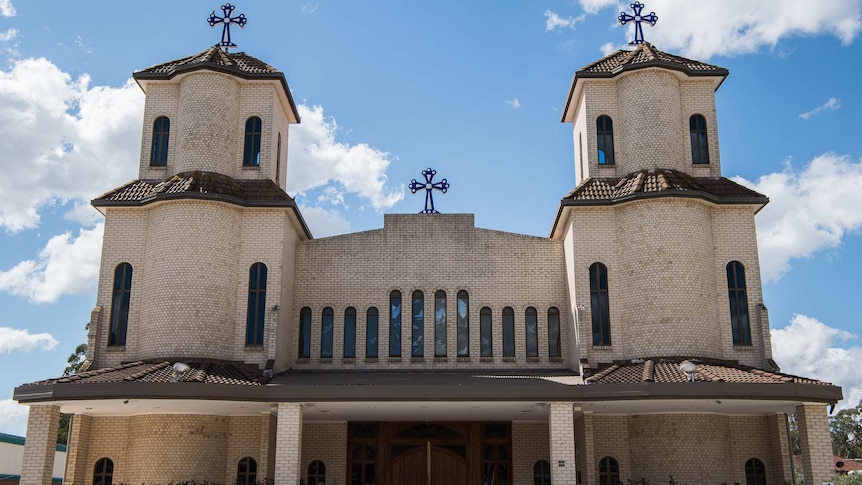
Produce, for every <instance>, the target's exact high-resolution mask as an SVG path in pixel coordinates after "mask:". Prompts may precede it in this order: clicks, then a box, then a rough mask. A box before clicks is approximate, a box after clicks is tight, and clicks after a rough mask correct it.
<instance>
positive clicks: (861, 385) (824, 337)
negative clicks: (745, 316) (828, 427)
mask: <svg viewBox="0 0 862 485" xmlns="http://www.w3.org/2000/svg"><path fill="white" fill-rule="evenodd" d="M771 335H772V348H773V358H774V359H775V361H776V363H778V365H779V366H781V371H782V372H786V373H788V374H794V375H800V376H803V377H811V378H815V379H820V380H823V381H827V382H831V383H833V384H835V385H838V386H841V387H843V391H844V400H843V401H841V402H840V403H839V405H838V406H839V407H840V408H846V407H852V406H855V405H856V404H858V403H859V400H860V399H862V373H860V372H859V368H860V367H862V347H860V346H859V345H854V346H849V347H848V344H849V343H851V342H853V343H857V344H858V342H857V340H858V337H857V336H856V335H853V334H851V333H849V332H844V331H842V330H839V329H837V328H833V327H830V326H828V325H826V324H824V323H822V322H820V321H818V320H816V319H814V318H811V317H809V316H806V315H794V316H793V319H792V320H791V321H790V325H788V326H786V327H784V328H778V329H773V330H772V332H771Z"/></svg>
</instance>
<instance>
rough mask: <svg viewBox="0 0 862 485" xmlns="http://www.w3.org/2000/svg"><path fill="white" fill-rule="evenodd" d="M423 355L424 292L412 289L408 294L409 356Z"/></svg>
mask: <svg viewBox="0 0 862 485" xmlns="http://www.w3.org/2000/svg"><path fill="white" fill-rule="evenodd" d="M402 311H403V308H402ZM424 356H425V293H424V292H423V291H422V290H414V291H413V293H412V294H411V295H410V357H417V358H418V357H424Z"/></svg>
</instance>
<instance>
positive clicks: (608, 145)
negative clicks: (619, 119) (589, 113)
mask: <svg viewBox="0 0 862 485" xmlns="http://www.w3.org/2000/svg"><path fill="white" fill-rule="evenodd" d="M596 163H597V164H598V165H599V166H600V167H603V166H613V165H616V157H615V156H614V121H613V119H611V117H610V116H608V115H600V116H599V117H598V118H596Z"/></svg>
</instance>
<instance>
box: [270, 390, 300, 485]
mask: <svg viewBox="0 0 862 485" xmlns="http://www.w3.org/2000/svg"><path fill="white" fill-rule="evenodd" d="M275 442H276V443H275V476H274V477H273V478H274V479H275V483H277V484H278V485H298V484H299V479H300V478H301V476H302V462H301V461H302V404H300V403H295V402H280V403H278V422H277V424H276V436H275Z"/></svg>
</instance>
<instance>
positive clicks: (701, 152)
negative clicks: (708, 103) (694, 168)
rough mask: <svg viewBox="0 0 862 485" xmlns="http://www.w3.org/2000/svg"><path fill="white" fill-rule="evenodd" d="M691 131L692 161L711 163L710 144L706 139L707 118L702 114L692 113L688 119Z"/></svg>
mask: <svg viewBox="0 0 862 485" xmlns="http://www.w3.org/2000/svg"><path fill="white" fill-rule="evenodd" d="M688 127H689V133H691V163H695V164H700V163H709V146H708V145H707V140H706V118H704V117H703V116H701V115H691V118H689V119H688Z"/></svg>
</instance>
